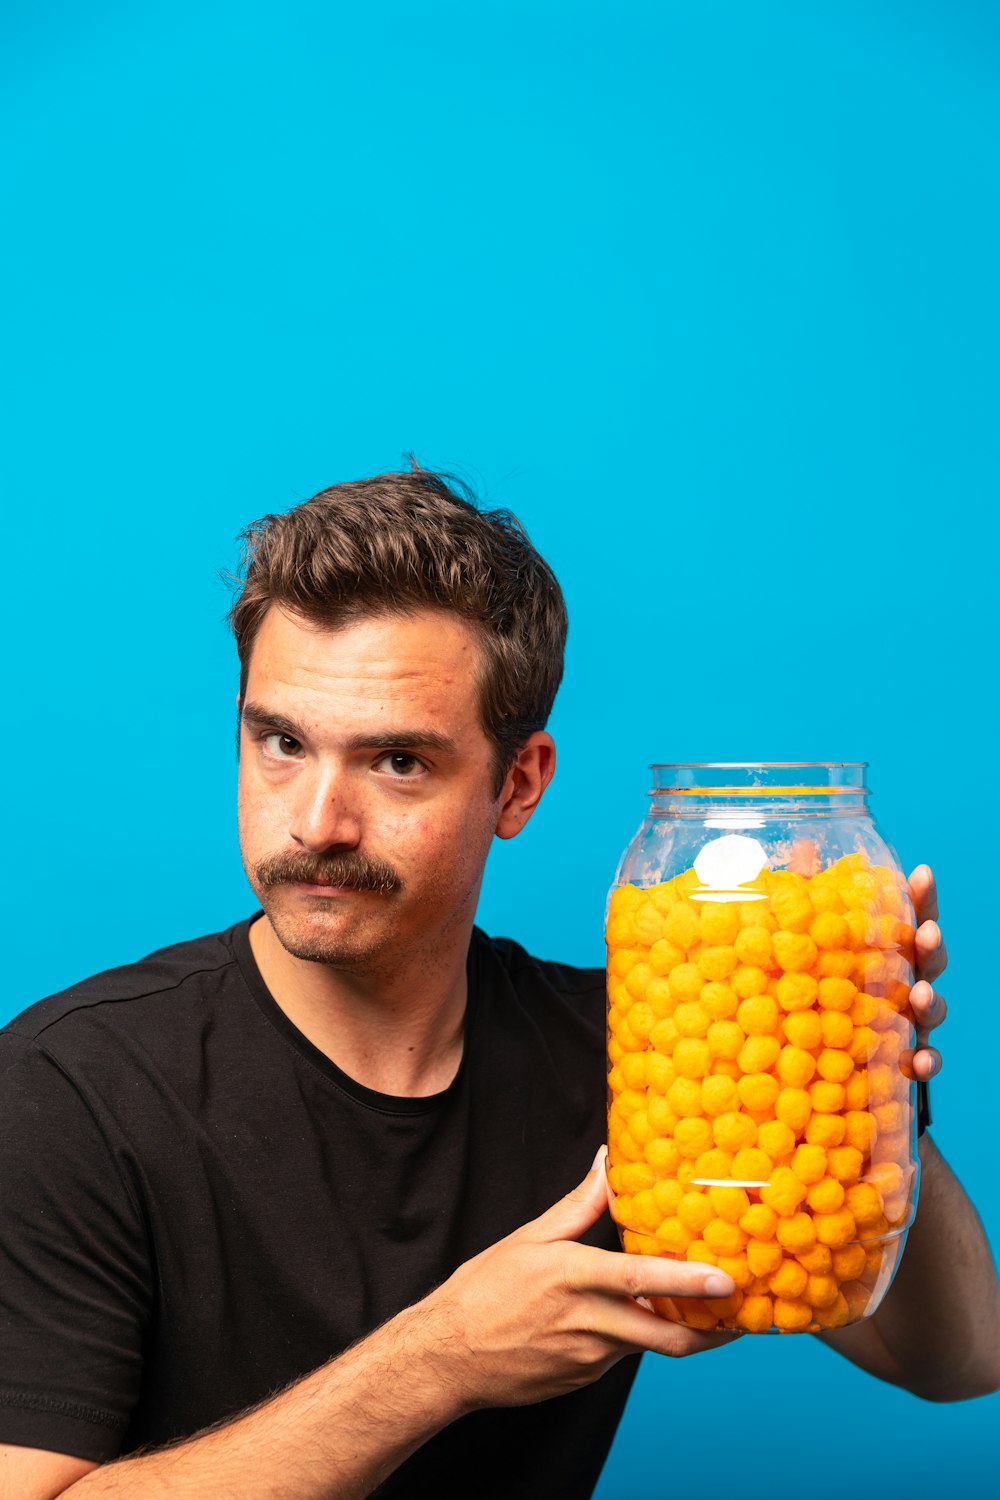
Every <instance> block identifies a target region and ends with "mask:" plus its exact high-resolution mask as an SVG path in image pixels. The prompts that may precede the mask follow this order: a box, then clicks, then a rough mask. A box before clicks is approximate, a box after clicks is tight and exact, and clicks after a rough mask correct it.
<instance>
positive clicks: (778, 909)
mask: <svg viewBox="0 0 1000 1500" xmlns="http://www.w3.org/2000/svg"><path fill="white" fill-rule="evenodd" d="M771 911H772V912H773V913H774V916H775V917H776V918H777V921H778V923H779V926H780V927H781V928H782V929H783V930H784V931H786V932H789V933H791V934H793V935H795V936H797V935H800V934H802V933H805V932H807V931H808V928H809V924H810V922H811V921H812V919H813V917H814V916H815V910H814V908H813V904H812V902H811V901H810V900H809V897H808V896H807V894H806V890H805V885H804V883H803V882H802V881H801V880H782V881H781V882H780V883H779V884H778V885H777V886H776V888H775V889H774V890H773V891H772V892H771ZM811 941H812V940H811V939H810V942H811ZM814 946H815V945H814ZM778 961H779V963H780V962H781V960H780V959H779V960H778ZM782 967H784V965H782ZM806 967H808V965H805V964H803V968H806Z"/></svg>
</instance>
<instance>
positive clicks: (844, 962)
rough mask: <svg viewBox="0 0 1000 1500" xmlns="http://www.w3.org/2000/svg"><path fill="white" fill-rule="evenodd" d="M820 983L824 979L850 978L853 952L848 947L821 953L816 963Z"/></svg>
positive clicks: (852, 971) (852, 969) (852, 970)
mask: <svg viewBox="0 0 1000 1500" xmlns="http://www.w3.org/2000/svg"><path fill="white" fill-rule="evenodd" d="M816 973H817V974H818V975H819V979H820V983H821V984H822V982H823V980H824V979H848V980H849V979H850V977H851V975H852V974H853V973H854V954H853V953H852V952H851V950H850V949H849V948H835V949H833V950H831V951H830V952H828V953H821V954H820V955H819V959H818V960H817V963H816Z"/></svg>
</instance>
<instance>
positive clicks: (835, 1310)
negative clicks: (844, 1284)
mask: <svg viewBox="0 0 1000 1500" xmlns="http://www.w3.org/2000/svg"><path fill="white" fill-rule="evenodd" d="M814 1316H815V1319H816V1322H817V1323H818V1324H819V1326H820V1327H821V1328H843V1327H844V1324H845V1323H847V1322H848V1320H849V1319H850V1316H851V1309H850V1307H849V1306H848V1302H847V1298H846V1297H845V1296H844V1294H843V1292H840V1291H838V1293H837V1296H836V1299H835V1301H834V1302H833V1304H832V1305H831V1306H830V1307H817V1308H815V1309H814Z"/></svg>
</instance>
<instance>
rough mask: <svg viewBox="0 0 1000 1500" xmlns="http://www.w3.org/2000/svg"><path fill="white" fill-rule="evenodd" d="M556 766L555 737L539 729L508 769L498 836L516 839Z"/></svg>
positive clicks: (498, 819)
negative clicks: (515, 836)
mask: <svg viewBox="0 0 1000 1500" xmlns="http://www.w3.org/2000/svg"><path fill="white" fill-rule="evenodd" d="M555 768H556V744H555V740H554V739H553V738H552V736H551V734H546V733H545V731H544V729H537V730H536V731H535V733H534V734H532V735H529V737H528V738H527V739H526V740H525V742H524V744H523V745H522V746H521V748H520V750H519V751H518V754H517V759H516V760H515V761H514V764H513V765H512V766H511V768H510V770H509V771H508V772H507V780H506V781H505V782H504V784H503V790H502V791H501V793H500V810H499V813H498V814H497V826H496V836H497V838H498V839H512V838H513V837H514V835H515V834H518V833H520V832H521V829H522V828H523V827H524V825H525V823H527V821H528V819H529V818H530V817H531V814H532V813H533V812H534V810H535V808H536V807H537V806H538V804H539V802H540V801H541V800H542V793H543V792H544V791H545V788H546V787H547V786H548V784H549V782H550V781H551V780H552V776H553V773H554V771H555Z"/></svg>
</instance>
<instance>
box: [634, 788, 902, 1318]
mask: <svg viewBox="0 0 1000 1500" xmlns="http://www.w3.org/2000/svg"><path fill="white" fill-rule="evenodd" d="M652 770H653V773H654V788H653V791H652V793H651V794H650V795H651V806H650V809H649V814H648V816H647V818H646V820H645V821H644V823H643V824H642V826H641V828H640V829H639V831H638V833H637V834H636V836H635V838H634V839H633V840H632V843H631V844H630V845H629V847H628V849H627V850H626V851H625V854H624V856H623V857H622V861H621V864H620V866H619V869H618V874H617V876H616V880H615V885H614V887H613V889H612V891H611V894H610V898H609V901H608V920H607V942H608V1180H609V1186H610V1189H611V1198H612V1213H613V1215H614V1218H615V1220H616V1221H617V1223H618V1226H619V1230H620V1233H621V1238H622V1243H623V1246H624V1248H625V1249H626V1250H629V1251H633V1252H637V1253H640V1254H647V1255H657V1256H666V1257H669V1258H671V1259H675V1260H683V1259H687V1260H697V1261H705V1262H708V1263H710V1264H715V1265H718V1266H720V1267H721V1268H722V1269H723V1270H725V1271H727V1272H729V1274H730V1275H731V1276H732V1277H733V1279H734V1281H735V1282H736V1287H737V1290H736V1292H735V1294H734V1296H732V1297H730V1298H726V1299H725V1300H724V1301H721V1302H720V1301H717V1300H713V1299H698V1298H676V1299H667V1298H663V1299H656V1302H655V1306H656V1310H657V1312H659V1313H660V1314H661V1315H662V1316H663V1317H666V1318H669V1319H671V1320H673V1321H675V1322H680V1323H684V1324H687V1325H688V1326H689V1327H693V1328H701V1329H713V1328H740V1329H743V1330H744V1331H746V1332H750V1333H767V1332H782V1333H792V1332H817V1331H818V1330H820V1329H824V1328H839V1327H843V1326H845V1325H846V1324H848V1323H856V1322H859V1321H860V1320H861V1319H863V1318H866V1317H868V1316H869V1315H870V1314H871V1313H872V1312H874V1310H875V1308H876V1307H877V1306H878V1305H879V1303H880V1302H881V1300H882V1297H883V1296H884V1295H885V1292H886V1289H887V1288H888V1286H889V1284H890V1282H891V1280H892V1277H893V1274H894V1272H895V1269H896V1266H897V1264H898V1261H899V1257H900V1254H901V1253H902V1249H903V1244H904V1241H905V1238H906V1231H907V1229H908V1227H909V1225H910V1223H911V1222H912V1220H913V1214H914V1209H915V1206H916V1197H917V1184H918V1177H919V1165H918V1159H917V1152H916V1112H915V1087H914V1084H913V1082H912V1073H911V1071H910V1067H909V1063H910V1058H911V1056H912V1050H913V1046H914V1034H913V1028H912V1018H911V1014H910V1010H909V1004H908V1002H909V993H910V987H911V985H912V983H913V970H912V964H913V944H914V930H915V929H914V912H913V907H912V904H911V902H910V898H909V892H908V889H907V885H906V881H905V878H904V875H903V872H902V870H901V868H900V865H899V861H898V859H897V857H896V855H895V853H894V851H893V849H892V847H891V845H889V844H888V843H887V842H886V840H885V839H884V838H883V837H882V835H881V834H880V833H879V831H878V829H877V828H876V826H875V824H874V822H873V821H872V817H871V814H870V813H869V811H868V807H867V797H868V792H867V789H866V787H865V774H864V773H865V763H864V762H853V763H840V764H835V763H806V762H788V763H782V764H777V763H772V764H765V765H747V764H733V765H724V764H715V765H708V764H704V765H694V764H687V765H656V766H653V767H652Z"/></svg>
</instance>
